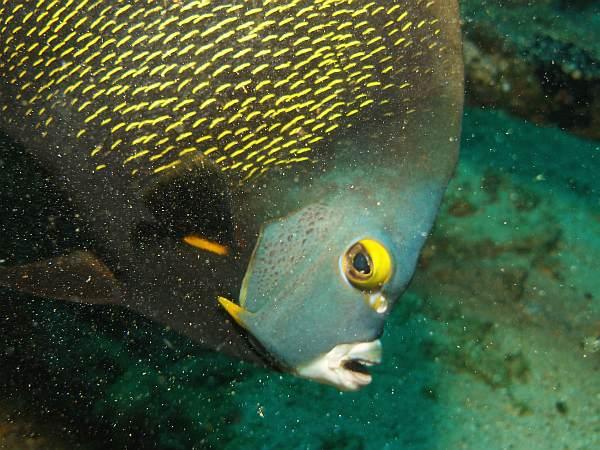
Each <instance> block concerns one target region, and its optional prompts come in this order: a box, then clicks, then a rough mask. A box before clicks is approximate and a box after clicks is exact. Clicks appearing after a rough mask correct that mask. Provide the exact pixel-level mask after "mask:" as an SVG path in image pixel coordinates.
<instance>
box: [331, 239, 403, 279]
mask: <svg viewBox="0 0 600 450" xmlns="http://www.w3.org/2000/svg"><path fill="white" fill-rule="evenodd" d="M342 265H343V270H344V275H345V276H346V278H347V279H348V281H349V282H350V283H351V284H352V285H353V286H354V287H355V288H357V289H360V290H363V291H375V290H377V289H379V288H380V287H381V286H383V285H384V284H385V283H387V282H388V281H389V279H390V277H391V276H392V258H391V256H390V254H389V252H388V251H387V249H386V248H385V247H384V246H383V245H382V244H381V243H380V242H378V241H375V240H373V239H362V240H360V241H358V242H357V243H356V244H354V245H353V246H352V247H350V248H349V249H348V251H347V252H346V254H345V255H344V258H343V264H342Z"/></svg>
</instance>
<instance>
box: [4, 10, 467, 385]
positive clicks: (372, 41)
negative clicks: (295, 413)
mask: <svg viewBox="0 0 600 450" xmlns="http://www.w3.org/2000/svg"><path fill="white" fill-rule="evenodd" d="M461 111H462V62H461V51H460V34H459V20H458V12H457V5H456V2H455V1H447V0H445V1H441V0H438V1H422V0H411V1H396V2H385V1H381V2H379V1H367V0H365V1H354V0H323V1H303V0H300V1H285V2H283V1H282V2H279V1H258V2H256V1H252V2H246V1H233V2H220V1H212V0H202V1H192V0H188V1H164V0H157V1H149V0H144V1H142V0H139V1H117V0H82V1H67V2H56V1H51V0H37V1H23V2H14V1H11V0H0V114H1V115H0V128H1V129H2V130H4V131H5V132H6V133H8V134H9V135H10V136H11V137H12V138H13V139H14V140H16V141H18V142H19V143H20V144H22V145H23V146H24V147H25V148H26V149H27V151H28V152H29V153H30V154H31V155H33V156H34V157H35V158H36V159H37V160H39V161H40V162H41V163H42V164H43V165H44V166H45V167H46V168H47V169H48V170H49V171H50V173H52V174H53V176H54V177H55V180H56V182H57V183H58V185H59V186H60V187H61V188H62V189H64V190H65V191H66V192H68V193H69V196H70V197H71V198H72V199H73V202H74V204H75V206H76V208H77V209H78V211H80V212H81V214H82V215H83V216H84V217H86V219H87V223H88V225H89V228H90V230H91V232H92V233H91V234H92V236H93V238H92V239H90V242H88V243H86V245H84V248H81V249H78V250H77V251H76V252H74V253H73V254H72V255H65V256H64V257H62V258H61V259H59V260H57V261H50V262H48V261H43V262H35V263H32V264H30V265H27V266H23V267H19V268H13V269H9V270H5V271H4V272H3V275H2V274H0V275H2V277H1V278H3V279H4V281H2V282H1V283H2V284H4V285H6V286H12V287H14V288H17V289H20V290H25V291H29V292H32V293H37V294H39V295H44V296H47V297H54V298H62V299H65V300H77V301H90V302H95V303H116V304H121V305H125V306H127V307H128V308H131V309H133V310H136V311H138V312H139V313H141V314H143V315H146V316H149V317H151V318H154V319H155V320H158V321H160V322H162V323H164V324H167V325H169V326H171V327H173V328H174V329H176V330H179V331H180V332H182V333H184V334H186V335H188V336H190V337H191V338H192V339H195V340H196V341H198V342H200V343H203V344H204V345H206V346H209V347H212V348H217V349H220V350H223V351H226V352H228V353H231V354H234V355H237V356H240V357H242V358H246V359H251V360H254V361H267V363H268V364H273V365H275V366H277V367H279V368H282V369H284V370H288V371H291V372H293V373H296V374H299V375H301V376H306V377H308V378H312V379H316V380H319V381H324V382H328V383H330V384H334V385H336V386H338V387H340V388H342V389H350V390H352V389H358V388H360V387H361V386H363V385H365V384H367V383H368V382H370V376H369V375H367V374H365V373H362V371H356V370H351V369H349V368H348V367H349V366H348V365H347V363H348V362H349V361H351V362H354V363H363V364H367V365H368V364H373V363H377V362H379V359H380V351H381V346H380V344H379V340H378V338H379V336H380V335H381V332H382V328H383V324H384V322H385V319H386V317H387V316H388V314H389V312H390V311H391V309H392V307H393V304H394V303H395V302H396V301H397V299H398V298H399V297H400V295H401V293H402V292H403V290H404V289H405V288H406V285H407V284H408V282H409V280H410V278H411V276H412V273H413V271H414V267H415V264H416V259H417V257H418V253H419V251H420V248H421V246H422V245H423V242H424V239H425V237H426V235H427V233H428V231H429V229H430V228H431V225H432V223H433V220H434V218H435V214H436V212H437V208H438V205H439V203H440V201H441V197H442V195H443V191H444V189H445V186H446V184H447V181H448V179H449V177H450V175H451V173H452V171H453V168H454V165H455V163H456V158H457V151H458V148H457V145H458V135H459V132H460V116H461ZM57 266H58V267H62V269H61V270H60V274H61V276H54V275H53V274H54V273H55V272H53V270H54V269H53V268H55V267H57ZM65 268H68V270H66V269H65ZM24 273H26V274H27V275H28V280H30V281H29V282H28V283H26V284H24V283H23V282H22V277H21V275H22V274H24ZM49 274H50V275H49ZM82 279H85V280H89V279H91V280H92V282H91V284H92V286H91V290H92V291H94V289H96V290H95V292H93V293H90V286H89V282H88V285H87V286H86V289H83V284H82V283H81V280H82ZM19 280H21V281H19ZM217 298H219V299H220V300H219V302H218V301H217ZM228 298H237V299H239V300H237V301H231V300H228ZM227 313H229V315H230V316H231V318H232V319H234V320H233V321H230V320H227V319H226V317H227ZM233 322H237V325H235V324H234V323H233ZM248 337H249V338H250V339H248ZM331 367H333V368H334V369H331Z"/></svg>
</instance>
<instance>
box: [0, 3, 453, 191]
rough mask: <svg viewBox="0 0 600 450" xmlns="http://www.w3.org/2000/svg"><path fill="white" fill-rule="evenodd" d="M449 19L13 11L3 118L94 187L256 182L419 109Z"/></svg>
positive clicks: (423, 7)
mask: <svg viewBox="0 0 600 450" xmlns="http://www.w3.org/2000/svg"><path fill="white" fill-rule="evenodd" d="M408 3H410V4H408ZM434 4H435V2H433V1H432V2H420V1H416V2H399V3H393V2H392V3H390V2H382V3H381V4H380V3H379V2H374V1H352V2H351V1H345V0H341V1H340V0H335V1H332V0H324V1H315V2H313V1H285V2H283V1H282V2H277V1H275V2H266V1H265V2H234V3H228V4H222V3H221V2H215V1H210V0H205V1H188V2H179V1H177V2H176V1H164V0H160V1H128V2H121V1H111V0H105V1H93V0H77V1H74V0H70V1H66V2H57V1H51V0H35V1H33V0H32V1H24V2H18V3H17V4H15V2H13V1H11V0H0V42H2V44H0V80H1V81H0V82H1V83H2V84H3V85H4V86H5V87H4V88H3V89H4V90H5V92H11V93H12V95H9V96H6V97H0V109H1V110H2V112H3V116H4V117H5V120H7V121H8V122H11V120H12V121H13V123H12V126H13V127H14V126H15V123H14V122H15V121H16V122H18V120H19V119H17V118H19V117H27V120H28V121H33V122H34V123H35V125H34V126H35V129H36V130H38V131H39V134H40V136H49V137H51V138H53V139H59V140H60V141H62V140H68V141H69V142H70V143H71V144H72V146H75V147H77V148H78V149H79V151H81V152H85V153H86V154H87V155H88V156H87V158H86V159H87V163H86V164H88V165H89V170H90V171H94V170H95V171H101V170H107V169H109V170H113V171H122V170H125V171H127V172H128V173H131V174H132V175H136V176H143V175H147V174H156V173H161V172H164V171H168V170H169V169H171V168H173V167H176V166H178V165H180V164H181V163H182V162H184V161H186V160H202V159H205V158H209V160H211V161H214V162H216V163H217V164H218V165H219V166H220V168H221V170H223V171H226V170H229V171H234V172H236V173H238V174H239V177H241V178H243V179H246V178H249V177H251V176H252V175H256V174H259V173H261V172H264V171H266V170H268V169H269V168H270V167H272V166H274V165H290V164H295V163H301V162H309V161H311V160H313V159H315V158H318V155H319V151H324V150H322V149H324V148H325V147H326V146H325V145H324V144H326V143H328V142H330V141H331V140H332V139H334V138H336V137H337V136H338V134H339V133H340V131H342V130H344V129H346V128H348V127H352V126H353V125H355V124H357V123H359V122H360V121H364V120H365V118H368V117H372V116H373V115H374V114H378V115H384V116H385V115H388V116H389V115H398V114H407V113H409V112H411V111H412V110H413V109H415V108H417V107H418V105H415V104H414V101H413V100H412V99H413V98H414V97H413V90H414V89H416V85H417V84H419V85H422V84H423V83H426V81H427V77H426V75H427V72H428V69H425V68H426V67H428V64H427V61H428V60H432V59H437V58H440V57H443V55H444V53H443V45H442V44H441V43H440V42H439V41H438V37H439V33H440V27H439V26H438V25H439V23H438V22H437V20H436V19H435V18H434V17H435V16H434V14H433V13H432V14H431V18H428V17H427V12H428V10H430V9H431V6H432V5H434ZM408 67H410V69H408V70H407V68H408ZM9 98H11V99H12V98H14V99H16V100H17V102H16V103H15V102H11V101H10V100H8V99H9ZM9 113H10V114H9Z"/></svg>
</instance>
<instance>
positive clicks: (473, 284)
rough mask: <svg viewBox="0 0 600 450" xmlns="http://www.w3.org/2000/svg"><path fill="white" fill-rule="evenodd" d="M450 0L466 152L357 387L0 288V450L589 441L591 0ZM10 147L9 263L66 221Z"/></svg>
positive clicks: (599, 139) (66, 226)
mask: <svg viewBox="0 0 600 450" xmlns="http://www.w3.org/2000/svg"><path fill="white" fill-rule="evenodd" d="M461 7H462V13H463V19H464V27H463V32H464V36H465V41H464V53H465V63H466V72H467V74H466V77H467V104H468V106H467V108H466V109H465V116H464V122H463V137H462V147H461V157H460V163H459V167H458V169H457V172H456V175H455V177H454V179H453V181H452V182H451V184H450V186H449V188H448V191H447V194H446V198H445V200H444V203H443V205H442V210H441V213H440V216H439V218H438V220H437V223H436V226H435V229H434V232H433V234H432V236H431V238H430V239H429V241H428V243H427V245H426V247H425V249H424V251H423V254H422V256H421V260H420V264H419V268H418V270H417V274H416V276H415V279H414V281H413V282H412V284H411V287H410V289H409V291H408V292H407V293H406V294H405V295H404V296H403V298H402V301H401V302H400V303H399V305H398V307H397V309H396V311H395V312H394V314H393V315H392V318H391V320H390V322H389V323H388V326H387V327H386V331H385V335H384V337H383V345H384V348H385V349H386V352H385V358H384V363H383V364H382V365H381V366H378V367H376V368H374V369H373V374H374V381H373V383H372V384H371V385H370V386H369V387H367V388H365V389H364V390H363V391H361V392H358V393H340V392H338V391H337V390H335V389H334V388H331V387H327V386H321V385H317V384H315V383H311V382H307V381H303V380H299V379H296V378H294V377H292V376H288V375H279V374H275V373H273V372H268V371H265V370H262V369H258V368H255V367H253V366H252V365H250V364H245V363H240V362H237V361H233V360H230V359H228V358H226V357H223V356H220V355H218V354H215V353H212V352H206V351H204V350H203V349H201V348H199V347H198V346H196V345H194V344H192V343H191V342H190V341H189V340H187V339H185V338H183V337H180V336H178V335H177V334H175V333H173V332H170V331H169V330H165V329H164V328H162V327H160V326H159V325H156V324H153V323H151V322H149V321H147V320H145V319H143V318H141V317H139V316H138V315H136V314H133V313H130V312H128V311H125V310H123V309H119V308H109V307H98V306H95V307H93V306H81V305H72V304H65V303H61V302H52V301H48V300H42V299H37V298H31V297H28V296H26V295H20V294H15V293H12V292H9V291H7V290H2V291H0V298H1V299H2V301H0V355H1V356H0V449H11V450H17V449H19V450H20V449H66V448H79V449H100V448H102V449H105V448H116V449H120V448H158V449H190V448H197V449H202V448H223V449H242V448H244V449H247V448H256V449H282V448H290V449H411V450H412V449H480V448H485V449H557V450H558V449H570V450H574V449H590V450H591V449H597V448H600V263H599V262H598V261H600V176H599V175H600V2H598V1H594V0H587V1H585V0H580V1H576V0H571V1H569V0H562V1H561V0H538V1H521V0H504V1H500V0H495V1H476V0H464V1H462V2H461ZM17 150H18V149H16V148H15V146H14V144H13V143H12V142H10V141H9V140H8V139H7V138H6V137H4V136H2V137H0V167H1V168H2V172H1V173H2V175H1V176H0V230H1V232H0V263H8V262H7V261H9V262H10V263H11V264H14V263H18V262H19V260H26V259H31V258H35V257H39V258H42V257H44V256H48V255H50V254H53V252H55V251H56V250H57V249H59V248H64V247H65V246H68V245H69V244H71V243H72V242H70V241H69V240H70V239H76V238H75V237H74V236H75V235H76V234H77V233H75V232H74V231H75V228H77V226H78V225H77V224H76V223H75V224H74V223H64V222H63V221H62V219H61V217H64V216H66V215H67V214H65V213H64V208H65V206H64V205H65V204H66V203H67V202H65V201H64V199H62V198H61V197H60V196H59V194H57V193H56V191H54V190H53V189H52V186H51V185H49V182H48V181H47V180H46V179H45V178H44V175H43V170H42V169H41V168H36V167H35V166H33V165H32V164H31V161H30V160H29V159H27V158H26V157H25V156H22V152H19V151H17ZM22 198H27V199H28V201H27V202H25V203H24V202H23V201H22V200H21V199H22Z"/></svg>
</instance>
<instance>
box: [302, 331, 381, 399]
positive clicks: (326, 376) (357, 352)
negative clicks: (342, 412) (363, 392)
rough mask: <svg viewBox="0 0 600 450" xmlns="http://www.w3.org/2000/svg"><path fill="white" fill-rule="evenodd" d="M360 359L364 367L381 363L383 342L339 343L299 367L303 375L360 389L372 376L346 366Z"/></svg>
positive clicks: (353, 389) (327, 382)
mask: <svg viewBox="0 0 600 450" xmlns="http://www.w3.org/2000/svg"><path fill="white" fill-rule="evenodd" d="M349 361H357V362H359V363H361V364H362V365H365V366H373V365H375V364H379V363H380V362H381V342H379V339H378V340H375V341H371V342H358V343H354V344H340V345H336V346H335V347H334V348H333V349H332V350H331V351H329V352H328V353H326V354H324V355H321V356H319V357H318V358H316V359H314V360H313V361H311V362H309V363H308V364H305V365H303V366H301V367H299V368H297V369H296V373H297V374H298V375H299V376H301V377H304V378H309V379H311V380H315V381H318V382H320V383H325V384H331V385H332V386H335V387H337V388H338V389H340V390H342V391H357V390H359V389H360V388H362V387H364V386H366V385H368V384H369V383H370V382H371V380H372V377H371V375H369V374H366V373H361V372H355V371H353V370H350V369H347V368H346V367H345V364H346V363H347V362H349Z"/></svg>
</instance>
